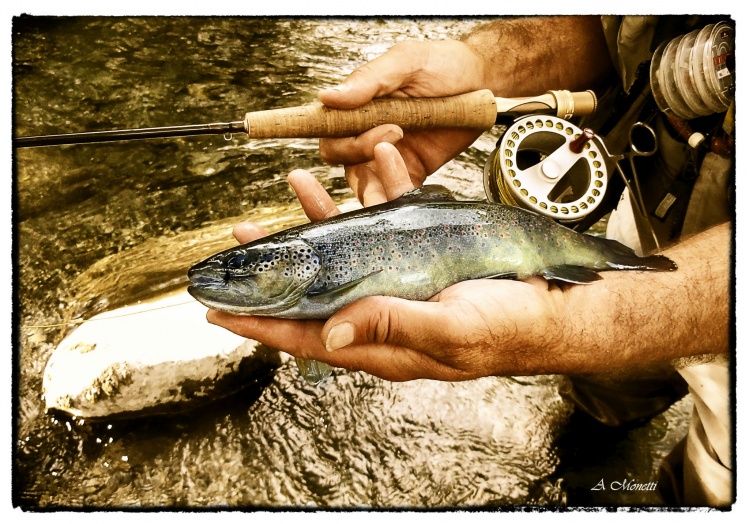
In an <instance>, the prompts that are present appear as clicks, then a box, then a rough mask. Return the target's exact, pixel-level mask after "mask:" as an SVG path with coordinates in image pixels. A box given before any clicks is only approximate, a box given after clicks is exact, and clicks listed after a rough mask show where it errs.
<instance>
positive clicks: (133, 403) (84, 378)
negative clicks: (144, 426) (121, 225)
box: [43, 291, 281, 419]
mask: <svg viewBox="0 0 749 524" xmlns="http://www.w3.org/2000/svg"><path fill="white" fill-rule="evenodd" d="M205 313H206V308H205V307H204V306H202V305H200V304H199V303H197V302H195V301H194V300H192V298H191V297H190V296H189V295H188V294H187V293H186V292H185V291H180V292H178V293H175V294H171V295H168V296H166V297H162V298H159V299H157V300H155V301H151V302H146V303H142V304H138V305H135V306H129V307H125V308H121V309H117V310H114V311H110V312H107V313H102V314H100V315H97V316H95V317H93V318H92V319H89V321H87V322H86V323H84V324H83V325H81V326H80V327H79V328H78V329H76V330H75V331H74V332H73V333H71V334H70V335H69V336H68V337H67V338H65V339H64V340H63V341H62V343H60V345H59V346H58V347H57V349H56V350H55V351H54V352H53V354H52V356H51V357H50V359H49V361H48V362H47V366H46V369H45V371H44V378H43V391H44V399H45V402H46V407H47V409H48V410H55V411H62V412H65V413H68V414H70V415H74V416H76V417H82V418H87V419H101V418H109V417H135V416H141V415H147V414H154V413H169V412H174V411H179V410H183V409H189V408H192V407H196V406H198V405H201V404H204V403H205V402H208V401H212V400H215V399H217V398H222V397H224V396H226V395H230V394H232V393H235V392H237V391H238V390H240V389H242V388H243V387H244V386H246V385H248V384H250V383H252V382H255V381H257V380H259V379H262V378H265V377H267V376H268V375H269V374H270V373H272V372H273V371H274V370H275V369H276V368H277V367H278V366H279V365H280V362H281V361H280V357H279V355H278V352H277V351H274V350H272V349H270V348H266V347H265V346H262V345H261V344H259V343H258V342H256V341H254V340H248V339H245V338H243V337H239V336H237V335H234V334H233V333H231V332H229V331H226V330H225V329H223V328H220V327H217V326H214V325H212V324H209V323H208V322H207V321H206V320H205Z"/></svg>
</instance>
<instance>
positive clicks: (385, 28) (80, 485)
mask: <svg viewBox="0 0 749 524" xmlns="http://www.w3.org/2000/svg"><path fill="white" fill-rule="evenodd" d="M477 23H480V20H476V19H470V20H455V19H445V18H436V19H416V20H410V19H375V18H370V19H336V18H334V19H304V18H293V19H263V18H200V17H197V18H178V17H177V18H169V17H155V18H116V17H115V18H109V17H107V18H102V17H94V18H77V17H72V18H39V17H22V18H17V19H15V20H14V24H13V81H14V86H13V95H14V134H15V135H16V136H23V135H36V134H51V133H60V132H76V131H92V130H105V129H114V128H131V127H150V126H163V125H180V124H193V123H207V122H216V121H229V120H241V119H242V118H243V115H244V113H245V112H247V111H249V110H260V109H270V108H274V107H285V106H294V105H301V104H304V103H307V102H311V101H313V100H314V99H315V97H316V92H317V91H318V90H319V89H320V88H322V87H325V86H330V85H333V84H335V83H337V82H339V81H340V80H342V79H343V78H345V76H346V75H347V74H348V73H350V72H351V71H352V70H353V69H354V68H355V67H357V66H359V65H361V64H363V63H364V62H366V61H367V60H370V59H372V58H374V57H375V56H377V55H379V54H381V53H383V52H384V51H385V50H386V49H387V48H388V47H389V46H391V45H392V44H393V43H395V42H397V41H400V40H404V39H408V38H413V39H422V40H426V39H441V38H449V37H457V36H460V35H461V34H462V33H464V32H466V31H467V30H469V29H470V28H471V27H472V26H474V25H475V24H477ZM372 42H375V43H372ZM497 137H498V135H497V134H496V132H494V133H487V134H485V135H484V136H483V137H482V138H481V139H479V141H478V142H477V143H476V144H475V145H474V146H473V147H472V148H471V149H469V150H468V151H467V152H466V153H464V154H463V155H461V156H460V157H458V158H457V159H455V160H454V161H452V162H450V163H449V164H447V165H446V166H445V167H443V168H442V169H441V170H440V172H439V173H438V174H437V175H435V177H434V179H435V180H436V181H438V182H440V183H443V184H444V185H446V186H447V187H449V188H450V189H452V190H453V191H455V192H456V194H457V196H458V197H459V198H465V199H479V198H482V197H483V188H482V184H481V172H482V169H483V165H484V162H485V160H486V157H487V155H488V153H489V152H490V151H491V149H492V148H493V144H494V142H495V141H496V139H497ZM298 167H301V168H306V169H310V170H311V171H312V172H313V173H314V174H315V175H316V176H317V177H318V179H319V180H320V181H321V182H322V183H323V185H324V186H325V187H326V189H328V191H329V192H331V193H332V194H333V195H334V196H335V197H336V198H338V199H346V198H350V197H351V196H352V195H351V192H350V191H349V190H348V188H347V185H346V182H345V179H344V178H343V172H342V169H341V168H339V167H330V166H326V165H325V164H323V162H322V161H321V160H320V158H319V155H318V152H317V141H316V140H255V141H248V140H247V139H246V138H244V137H234V138H233V139H232V140H229V141H227V140H225V139H224V138H223V137H221V136H213V137H192V138H184V139H169V140H149V141H137V142H124V143H115V144H91V145H76V146H65V147H48V148H38V149H24V150H18V151H16V152H15V155H14V196H15V200H14V223H15V229H14V235H15V241H16V251H15V262H16V279H15V282H14V284H15V286H14V288H15V298H16V300H15V311H14V318H13V322H14V327H15V333H16V339H15V345H16V351H15V353H14V354H15V362H14V364H15V366H16V375H15V381H14V385H15V390H14V391H15V395H16V396H15V399H14V400H15V403H14V410H15V413H14V424H15V431H14V437H15V440H14V463H13V480H14V483H13V495H14V501H15V503H16V504H19V505H20V506H21V507H22V508H24V509H27V510H38V509H48V508H59V507H65V508H69V507H76V508H77V507H88V508H91V507H93V508H101V507H151V506H155V507H164V508H174V507H194V508H203V507H227V506H228V507H243V508H245V507H277V506H284V507H309V506H313V507H357V508H358V507H375V508H381V507H495V506H506V505H517V504H525V505H527V504H534V505H535V504H538V505H550V506H557V505H565V504H572V505H578V504H582V505H589V504H594V505H595V504H659V503H660V499H659V498H658V496H657V494H655V493H651V492H619V493H612V492H596V491H591V489H590V488H592V487H593V486H595V484H596V483H597V482H598V480H599V479H600V478H607V479H610V480H617V479H625V478H626V479H638V480H640V481H641V482H649V481H651V480H653V479H654V476H655V472H656V471H657V467H658V463H659V462H660V459H661V458H662V457H663V456H664V455H665V454H666V453H667V452H668V451H669V450H670V448H671V447H672V446H673V445H674V444H675V443H676V442H677V441H678V439H679V438H680V437H681V436H682V435H683V434H684V433H685V431H686V420H687V414H688V412H689V409H690V404H689V402H688V401H682V402H680V403H678V404H676V405H675V406H674V407H673V408H672V409H670V410H669V411H667V412H666V413H665V414H663V415H660V416H658V417H656V418H655V419H654V420H653V421H652V422H650V423H649V424H647V425H645V426H642V427H640V428H637V429H634V430H630V431H624V430H605V429H601V428H598V427H593V426H589V425H586V424H585V423H582V424H581V423H579V422H578V421H576V419H575V417H574V416H572V415H571V413H572V406H571V405H570V404H569V403H568V402H567V401H565V400H563V399H562V398H561V397H560V396H559V395H558V393H557V387H558V385H559V380H560V379H559V378H558V377H553V376H544V377H534V378H523V379H513V378H485V379H481V380H476V381H470V382H465V383H455V384H451V383H440V382H433V381H414V382H411V383H404V384H394V383H388V382H384V381H382V380H379V379H377V378H374V377H372V376H369V375H367V374H364V373H353V372H344V371H336V372H335V374H334V376H333V377H332V378H331V379H330V380H329V381H327V382H325V383H324V384H323V385H321V386H317V387H315V386H311V385H308V384H306V383H305V382H304V381H303V380H302V379H301V378H300V376H299V374H298V372H297V369H296V366H295V365H294V363H293V361H291V360H289V359H285V360H284V361H283V362H284V363H283V365H281V367H279V368H278V369H275V370H271V372H270V375H269V376H268V377H267V378H265V379H263V380H261V381H260V382H258V383H257V384H253V385H250V386H248V388H247V389H245V390H243V391H242V392H240V393H238V394H236V395H234V396H232V397H230V398H227V399H224V400H221V401H217V402H215V403H213V404H211V405H209V406H206V407H204V408H199V409H197V410H195V411H192V412H190V413H187V414H181V415H175V416H171V417H148V418H144V419H140V420H132V421H111V422H105V423H91V422H89V421H81V420H71V419H67V418H64V417H59V416H53V415H50V414H46V413H45V412H44V402H43V400H42V399H41V381H42V372H43V370H44V366H45V364H46V362H47V360H48V358H49V356H50V354H51V353H52V351H53V350H54V348H55V347H56V345H57V344H58V343H59V342H60V341H61V340H62V339H63V337H64V336H65V335H66V334H67V333H68V332H69V329H67V328H61V327H52V328H33V327H29V326H35V325H43V324H52V323H58V322H63V321H66V320H68V319H70V318H75V317H77V316H79V315H83V316H85V317H89V316H91V315H93V314H95V313H98V312H100V311H102V310H104V309H109V308H114V307H117V306H120V305H125V304H128V303H131V302H134V301H136V300H138V299H141V298H145V297H147V296H148V295H154V294H157V293H158V292H161V291H164V290H166V289H168V288H170V287H173V286H176V285H179V284H181V283H184V278H183V277H184V275H183V274H182V270H181V269H180V270H179V271H176V272H175V270H173V269H164V268H160V266H166V265H168V264H166V263H164V264H160V261H162V260H164V261H165V260H169V261H170V262H172V263H176V262H179V263H178V264H177V266H178V267H183V268H184V271H185V272H186V270H187V267H188V266H189V265H190V263H192V262H195V261H196V260H192V261H187V260H185V261H184V265H182V262H181V259H180V258H179V257H180V253H181V252H182V251H184V250H185V249H186V248H187V247H188V246H191V245H192V244H193V243H194V240H195V239H196V238H199V236H200V234H201V233H200V232H201V231H204V230H205V228H210V227H216V225H217V224H219V225H221V224H226V236H227V237H229V235H230V230H231V224H232V223H234V222H236V221H239V220H240V219H241V217H242V216H246V215H248V214H249V213H251V212H256V211H258V210H264V211H265V212H267V213H270V214H271V215H272V214H273V213H274V212H278V213H281V212H282V210H283V211H284V212H285V210H288V208H289V206H290V205H294V202H295V197H294V194H293V191H291V189H290V188H289V187H288V185H287V184H286V182H285V176H286V174H287V173H288V172H289V171H291V170H292V169H294V168H298ZM149 241H150V242H149ZM165 245H167V246H169V252H165V249H164V246H165ZM122 257H127V258H126V259H125V258H122ZM120 258H122V259H123V260H127V261H128V262H127V264H128V265H129V266H132V267H134V268H135V270H136V271H137V270H138V269H141V271H140V273H139V279H140V280H139V281H138V282H139V283H138V285H135V284H133V283H132V282H129V281H127V280H126V279H125V278H124V277H121V276H120V275H117V274H107V273H106V272H104V273H102V272H101V271H94V270H92V267H93V266H94V264H96V263H97V262H101V261H102V260H105V259H106V260H111V261H113V262H112V266H116V261H117V260H118V259H120ZM170 267H171V266H170Z"/></svg>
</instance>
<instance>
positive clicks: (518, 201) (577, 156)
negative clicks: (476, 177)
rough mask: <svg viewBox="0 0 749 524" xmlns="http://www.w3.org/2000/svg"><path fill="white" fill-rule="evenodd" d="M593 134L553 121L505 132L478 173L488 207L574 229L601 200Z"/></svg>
mask: <svg viewBox="0 0 749 524" xmlns="http://www.w3.org/2000/svg"><path fill="white" fill-rule="evenodd" d="M591 138H593V133H592V132H590V131H589V130H585V131H583V130H582V129H580V128H578V127H577V126H575V125H573V124H570V123H569V122H568V121H566V120H562V119H561V118H557V117H553V116H528V117H524V118H520V119H518V120H516V121H515V122H513V123H512V125H510V126H508V128H507V131H505V133H504V134H503V135H502V137H501V138H500V139H499V141H498V142H497V148H496V149H495V150H494V151H493V152H492V153H491V155H490V156H489V160H488V161H487V163H486V166H485V167H484V190H485V191H486V196H487V198H488V199H489V201H490V202H501V203H503V204H509V205H513V206H518V207H523V208H526V209H530V210H531V211H535V212H537V213H540V214H542V215H545V216H548V217H550V218H553V219H554V220H557V221H559V222H561V223H570V224H571V223H575V222H577V221H579V220H581V219H582V218H583V217H585V216H586V215H587V214H589V213H591V212H592V211H593V210H594V209H596V207H598V205H599V204H600V203H601V201H602V200H603V197H604V195H605V193H606V185H607V181H608V176H607V168H606V163H605V157H604V154H603V153H602V151H601V150H600V149H599V146H598V143H597V141H596V140H591Z"/></svg>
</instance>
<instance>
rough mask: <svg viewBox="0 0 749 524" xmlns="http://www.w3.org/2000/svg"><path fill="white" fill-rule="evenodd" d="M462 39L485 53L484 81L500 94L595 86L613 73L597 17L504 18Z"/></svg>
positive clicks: (477, 50) (534, 92)
mask: <svg viewBox="0 0 749 524" xmlns="http://www.w3.org/2000/svg"><path fill="white" fill-rule="evenodd" d="M462 41H463V42H464V43H465V44H467V45H468V46H469V47H470V48H471V49H473V51H474V52H476V53H477V54H479V55H480V56H481V57H482V58H483V60H484V72H483V76H484V79H485V85H486V87H488V88H489V89H491V90H492V91H494V93H495V94H496V95H498V96H531V95H537V94H540V93H543V92H545V91H547V90H549V89H570V90H586V89H595V88H596V87H598V86H599V85H601V84H602V82H603V81H604V80H605V79H606V78H608V77H610V76H611V75H612V74H613V67H612V65H611V59H610V57H609V54H608V48H607V46H606V40H605V38H604V36H603V29H602V26H601V20H600V17H597V16H560V17H528V18H512V19H502V20H497V21H494V22H489V23H487V24H484V25H482V26H479V27H478V28H477V29H476V30H474V31H473V32H471V33H470V34H468V35H466V36H465V37H464V38H463V39H462Z"/></svg>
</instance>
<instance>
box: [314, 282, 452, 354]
mask: <svg viewBox="0 0 749 524" xmlns="http://www.w3.org/2000/svg"><path fill="white" fill-rule="evenodd" d="M445 317H446V315H445V308H444V305H442V304H440V303H439V302H417V301H412V300H405V299H401V298H394V297H384V296H376V297H367V298H363V299H361V300H357V301H356V302H354V303H353V304H350V305H348V306H346V307H345V308H343V309H342V310H340V311H339V312H338V313H336V314H335V315H333V316H332V317H331V318H330V319H329V320H328V321H327V322H326V323H325V326H324V327H323V330H322V333H321V338H322V341H323V343H324V344H325V347H326V349H327V350H328V351H335V350H338V349H341V348H344V347H350V346H358V345H363V344H375V345H383V346H391V347H392V346H396V347H406V348H409V349H414V350H418V351H423V352H427V351H428V350H435V349H439V348H443V347H445V346H446V345H449V343H450V340H449V337H448V333H450V331H451V330H450V326H449V319H447V318H445Z"/></svg>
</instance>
